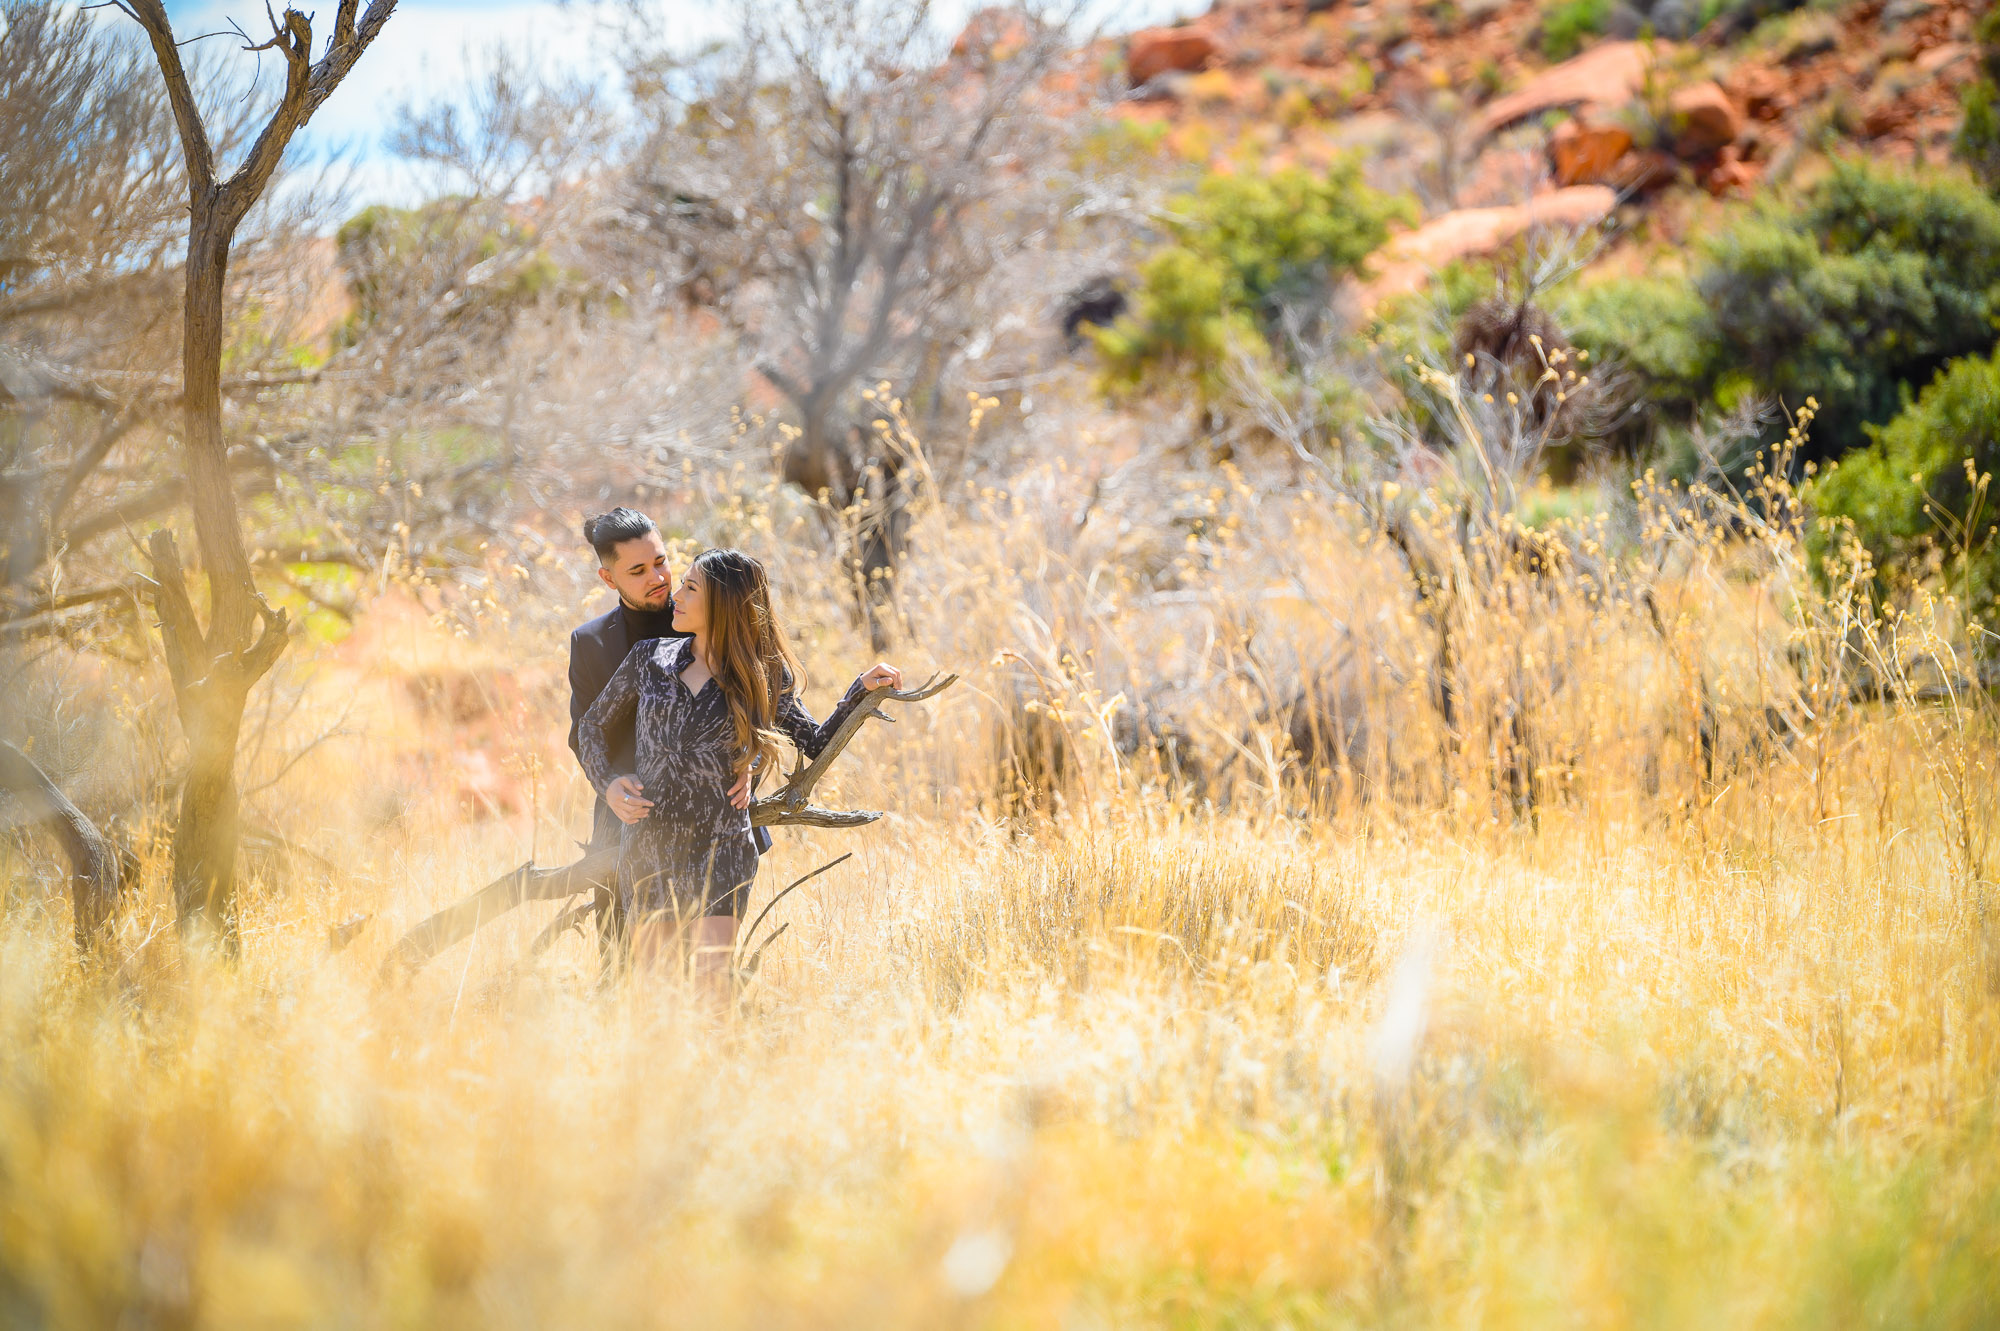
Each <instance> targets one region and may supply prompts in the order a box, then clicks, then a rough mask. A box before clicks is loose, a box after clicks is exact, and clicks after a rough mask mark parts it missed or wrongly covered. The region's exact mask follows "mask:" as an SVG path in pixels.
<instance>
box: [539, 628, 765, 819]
mask: <svg viewBox="0 0 2000 1331" xmlns="http://www.w3.org/2000/svg"><path fill="white" fill-rule="evenodd" d="M688 636H689V635H688V634H685V633H676V632H674V603H673V601H672V600H669V601H668V602H667V607H666V609H664V610H633V609H631V608H630V607H628V606H627V605H626V604H625V602H624V601H622V600H621V601H619V602H618V604H617V605H614V606H612V607H611V609H610V610H609V611H607V612H605V613H604V614H601V615H599V616H598V617H597V618H596V619H593V620H591V621H590V622H589V623H588V624H585V625H583V626H582V627H580V628H578V629H577V630H576V631H575V632H573V633H571V634H570V635H569V751H570V752H571V753H576V752H577V747H576V723H577V722H578V721H581V720H582V719H583V714H584V713H585V712H587V711H589V710H590V705H591V704H592V703H594V702H596V701H597V695H598V694H600V693H602V692H604V686H605V685H606V684H609V683H610V682H611V676H612V675H613V674H614V673H615V672H616V671H617V669H618V667H619V666H621V665H623V664H624V663H625V656H626V653H628V652H630V651H631V650H632V648H633V647H634V646H636V645H638V644H639V643H641V642H644V641H646V640H647V639H649V638H685V637H688ZM609 738H610V739H611V765H612V766H613V767H616V768H622V769H623V770H625V771H627V772H629V771H631V770H632V769H633V767H634V766H635V765H636V764H637V760H638V752H637V746H638V740H637V737H636V736H635V735H634V734H633V733H632V728H631V726H630V725H629V724H628V725H627V726H626V728H625V731H624V733H623V734H620V735H615V736H611V737H609ZM577 760H578V761H579V762H581V761H582V755H581V754H578V758H577ZM621 826H623V824H621V823H620V822H619V821H618V815H617V814H615V813H613V812H611V806H610V805H608V804H606V803H605V802H604V796H602V795H599V796H598V797H597V802H596V803H595V804H594V805H593V806H592V807H591V811H590V848H591V849H592V850H603V849H605V848H606V847H609V846H616V845H617V844H618V829H619V828H620V827H621ZM752 836H753V837H754V838H755V840H756V842H757V853H758V854H760V855H761V854H763V853H764V852H765V851H767V850H769V849H770V848H771V834H770V832H769V831H767V830H766V829H764V828H761V827H758V828H753V829H752Z"/></svg>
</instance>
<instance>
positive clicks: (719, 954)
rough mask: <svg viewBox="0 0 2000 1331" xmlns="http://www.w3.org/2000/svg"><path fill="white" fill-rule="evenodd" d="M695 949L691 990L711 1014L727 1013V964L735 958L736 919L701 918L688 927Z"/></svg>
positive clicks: (706, 916)
mask: <svg viewBox="0 0 2000 1331" xmlns="http://www.w3.org/2000/svg"><path fill="white" fill-rule="evenodd" d="M687 933H688V941H689V944H690V945H691V946H692V947H693V948H694V987H695V992H696V993H698V994H700V995H701V997H702V999H703V1000H704V1001H705V1003H706V1004H707V1006H708V1008H709V1010H710V1011H712V1012H714V1013H716V1014H717V1015H718V1016H719V1015H721V1014H722V1013H725V1012H727V1011H728V1010H729V986H730V981H731V976H730V968H731V967H730V963H731V962H732V961H733V960H734V959H735V955H736V917H735V916H734V915H704V916H702V917H701V918H700V919H698V920H694V921H692V922H691V923H690V924H689V926H688V930H687Z"/></svg>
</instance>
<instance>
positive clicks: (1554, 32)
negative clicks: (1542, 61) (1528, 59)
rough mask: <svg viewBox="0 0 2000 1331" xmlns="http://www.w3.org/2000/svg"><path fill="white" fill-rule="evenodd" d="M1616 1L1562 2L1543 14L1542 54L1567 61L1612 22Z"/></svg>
mask: <svg viewBox="0 0 2000 1331" xmlns="http://www.w3.org/2000/svg"><path fill="white" fill-rule="evenodd" d="M1611 9H1612V0H1559V3H1557V4H1554V5H1552V6H1550V7H1549V8H1548V9H1547V10H1546V11H1544V12H1543V15H1542V54H1543V55H1545V56H1547V57H1548V58H1549V59H1551V60H1567V59H1569V58H1570V57H1571V56H1573V55H1575V54H1576V53H1577V52H1578V51H1581V50H1582V49H1583V47H1584V43H1585V42H1586V41H1588V40H1589V39H1590V38H1592V37H1595V36H1597V35H1598V34H1600V33H1602V32H1603V31H1604V29H1605V25H1606V24H1608V23H1609V22H1610V21H1611Z"/></svg>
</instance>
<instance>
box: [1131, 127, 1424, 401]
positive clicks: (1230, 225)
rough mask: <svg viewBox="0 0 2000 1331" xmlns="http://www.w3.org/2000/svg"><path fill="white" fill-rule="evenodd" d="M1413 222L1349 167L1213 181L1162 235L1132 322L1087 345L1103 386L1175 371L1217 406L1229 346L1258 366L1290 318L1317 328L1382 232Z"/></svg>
mask: <svg viewBox="0 0 2000 1331" xmlns="http://www.w3.org/2000/svg"><path fill="white" fill-rule="evenodd" d="M1409 215H1410V214H1409V210H1408V206H1407V204H1406V203H1405V202H1404V201H1402V200H1399V199H1396V198H1393V197H1392V196H1390V195H1387V194H1383V193H1381V192H1379V191H1376V190H1373V189H1370V188H1369V187H1368V186H1367V185H1366V184H1365V183H1364V182H1363V180H1362V179H1361V170H1360V166H1359V165H1358V163H1356V162H1354V161H1352V160H1348V161H1343V162H1341V163H1339V164H1337V165H1335V166H1334V167H1333V168H1332V169H1331V170H1329V171H1327V172H1326V173H1325V174H1324V175H1320V174H1316V173H1313V172H1310V171H1306V170H1303V169H1299V168H1290V169H1287V170H1283V171H1277V172H1274V173H1272V174H1270V175H1253V174H1248V173H1246V174H1241V175H1211V176H1209V177H1208V178H1206V179H1205V180H1203V181H1202V182H1201V184H1200V185H1199V186H1197V187H1196V189H1195V192H1194V194H1193V195H1192V196H1191V197H1190V198H1189V199H1188V200H1187V202H1186V206H1185V208H1184V211H1183V212H1182V213H1181V214H1180V216H1178V217H1177V218H1176V219H1175V220H1174V221H1173V222H1172V223H1171V224H1170V227H1169V230H1170V231H1171V233H1172V241H1171V243H1169V244H1168V245H1166V246H1165V247H1164V248H1162V249H1161V250H1159V251H1158V252H1157V253H1155V254H1154V255H1153V256H1152V257H1151V258H1150V259H1148V260H1147V262H1146V264H1145V267H1144V269H1143V271H1142V273H1141V277H1140V284H1139V290H1138V292H1137V295H1136V299H1135V301H1134V310H1133V312H1132V313H1131V314H1129V315H1127V316H1126V317H1125V318H1122V319H1120V320H1119V321H1118V322H1117V323H1116V324H1115V325H1114V326H1112V327H1110V328H1107V329H1101V330H1099V331H1097V332H1096V333H1095V334H1094V337H1095V338H1096V341H1097V345H1098V348H1099V350H1100V351H1101V352H1102V353H1103V356H1104V363H1105V374H1106V379H1107V382H1108V383H1109V384H1110V385H1112V386H1114V387H1120V386H1123V387H1130V386H1136V385H1138V384H1139V383H1141V382H1143V381H1144V380H1145V379H1146V378H1147V377H1148V375H1149V374H1151V373H1152V371H1153V370H1154V369H1155V368H1156V367H1158V366H1161V365H1164V364H1169V363H1171V364H1172V365H1174V366H1176V367H1178V368H1183V369H1186V370H1188V371H1190V372H1191V373H1192V374H1193V375H1194V376H1195V378H1196V380H1197V382H1198V383H1199V384H1200V386H1201V388H1202V390H1203V391H1204V393H1207V394H1210V395H1213V394H1214V393H1215V392H1216V391H1217V390H1218V388H1219V387H1220V378H1219V376H1220V374H1221V371H1222V366H1223V365H1224V363H1225V362H1226V360H1227V358H1228V356H1229V355H1230V354H1231V348H1232V346H1235V347H1239V348H1241V349H1245V350H1247V351H1249V352H1250V353H1251V354H1253V355H1258V356H1261V355H1263V354H1264V353H1265V352H1267V351H1268V350H1269V347H1270V343H1271V342H1272V341H1273V340H1274V339H1273V335H1274V334H1275V333H1276V332H1277V330H1278V329H1279V327H1280V326H1281V324H1282V322H1283V320H1284V318H1285V316H1286V313H1287V311H1291V312H1293V313H1294V314H1302V315H1303V316H1305V317H1307V318H1312V317H1316V315H1317V313H1318V312H1319V311H1321V310H1323V309H1324V308H1325V305H1326V302H1327V299H1328V296H1329V295H1330V293H1331V289H1332V286H1333V284H1334V283H1335V282H1336V281H1337V280H1338V279H1339V278H1341V277H1343V276H1346V275H1348V274H1351V273H1357V272H1359V271H1360V269H1361V265H1362V262H1363V260H1365V259H1366V258H1367V256H1368V255H1369V254H1371V253H1373V252H1374V250H1375V249H1376V247H1377V246H1379V245H1380V244H1381V243H1382V242H1383V241H1384V240H1385V239H1387V237H1388V234H1389V223H1390V221H1391V220H1393V219H1396V218H1407V217H1409Z"/></svg>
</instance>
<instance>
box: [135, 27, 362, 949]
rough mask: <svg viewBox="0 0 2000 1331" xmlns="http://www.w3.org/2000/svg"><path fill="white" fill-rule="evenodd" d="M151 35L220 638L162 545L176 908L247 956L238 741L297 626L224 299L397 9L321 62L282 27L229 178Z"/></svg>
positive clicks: (171, 548) (184, 78)
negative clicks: (279, 65)
mask: <svg viewBox="0 0 2000 1331" xmlns="http://www.w3.org/2000/svg"><path fill="white" fill-rule="evenodd" d="M115 3H116V5H117V7H118V8H119V9H121V10H123V11H124V12H125V13H126V14H127V15H129V16H130V17H131V18H132V19H133V20H134V21H135V22H137V23H138V24H139V26H140V27H141V28H142V29H144V31H145V33H146V37H147V39H148V40H149V41H150V42H151V43H152V47H153V55H154V58H155V60H157V62H158V63H159V67H160V75H161V78H162V79H163V80H164V81H165V83H166V89H167V97H168V101H169V102H170V104H171V105H172V107H173V113H174V123H175V127H176V128H177V130H178V131H179V137H180V145H181V156H182V158H183V160H184V163H185V169H186V173H187V187H188V234H187V260H186V265H185V273H184V277H185V283H184V294H183V301H184V304H183V308H182V315H181V318H182V325H181V376H182V382H181V413H182V423H181V443H182V446H183V455H184V457H185V459H186V463H187V483H188V498H189V501H190V507H191V508H192V509H193V514H194V529H195V539H196V542H197V544H198V545H199V547H200V550H201V563H202V569H203V571H204V572H205V573H206V574H207V576H208V590H209V607H208V609H209V614H208V621H209V622H208V628H207V630H206V631H204V630H203V629H202V627H201V624H200V622H199V620H198V619H197V617H196V615H195V610H194V604H193V601H192V599H191V598H190V597H189V595H188V592H187V587H186V585H185V578H184V575H183V572H182V568H181V562H180V555H179V552H178V550H177V549H176V548H175V545H174V541H173V538H172V537H171V536H170V535H168V534H167V533H164V532H162V533H159V534H156V535H155V537H154V538H153V541H152V543H151V545H150V547H149V553H150V555H151V557H152V561H153V582H154V587H153V590H154V598H155V604H156V605H157V607H158V609H159V614H160V619H161V635H162V637H163V639H164V645H165V651H166V658H167V667H168V671H169V673H170V675H171V676H172V679H173V685H174V698H175V702H176V704H177V705H178V707H179V710H180V718H181V727H182V729H183V730H184V731H185V732H186V734H187V740H188V772H187V781H186V784H185V785H184V786H183V788H182V792H181V807H180V818H179V821H178V823H177V824H176V826H175V829H174V903H175V907H176V910H177V912H178V915H179V918H180V923H181V928H182V930H183V932H187V931H188V930H190V929H193V928H197V927H198V928H202V929H219V931H220V933H221V935H222V937H223V939H224V941H225V945H226V946H227V947H229V949H230V950H232V951H234V950H235V947H236V945H237V942H236V940H237V931H236V930H237V926H236V899H235V897H236V846H237V800H238V796H237V790H236V774H235V767H236V741H237V736H238V733H239V732H240V731H241V729H242V726H243V708H244V704H245V702H246V701H247V700H248V697H249V693H250V689H251V687H252V686H253V685H255V684H256V683H257V681H258V680H259V679H261V678H262V677H263V676H264V674H265V672H267V671H268V670H269V669H270V668H271V666H272V664H273V663H275V662H276V661H277V659H278V656H279V655H280V653H282V652H283V651H284V649H285V636H286V634H287V632H288V631H289V628H290V625H289V623H288V621H287V618H286V616H285V613H284V612H283V611H282V610H273V609H272V608H271V607H270V606H269V605H268V604H266V602H265V601H264V598H263V597H262V596H261V595H259V594H258V591H257V583H256V579H255V578H254V576H253V575H252V572H251V567H250V556H249V553H248V551H246V550H245V549H244V544H243V533H242V529H241V526H240V525H239V521H238V516H237V507H236V492H235V488H234V485H233V484H232V480H231V476H230V466H229V448H228V444H227V442H226V441H225V440H224V439H223V435H222V394H221V388H222V335H223V309H222V297H223V288H224V284H225V281H226V279H227V276H228V268H229V251H230V246H231V244H232V243H233V242H234V240H235V237H236V232H237V228H238V227H240V226H241V225H242V223H243V219H244V217H245V216H247V215H248V214H249V212H250V209H251V207H252V206H253V205H255V204H256V202H257V200H258V199H259V198H260V197H261V196H262V195H263V193H264V188H265V186H266V185H267V184H269V183H270V180H271V176H272V174H273V173H274V172H276V170H277V169H278V163H279V162H280V161H281V160H282V159H283V157H284V155H285V149H286V147H287V146H289V145H290V143H291V141H292V136H293V135H294V134H295V133H297V132H298V130H299V129H300V127H301V126H303V125H304V124H305V123H306V122H307V121H308V120H310V119H311V118H312V116H313V113H314V112H316V111H317V110H319V108H320V106H321V105H322V104H324V103H325V101H326V99H327V98H328V97H330V96H331V95H332V94H333V91H334V89H335V88H337V87H339V86H340V82H341V80H342V79H344V78H345V77H346V76H347V72H348V71H349V70H350V69H352V68H353V67H354V63H355V62H356V61H357V60H359V59H360V58H361V55H362V52H364V51H366V50H367V49H368V47H369V45H370V44H371V43H372V42H373V41H374V40H375V38H376V37H377V36H378V35H380V33H381V31H382V28H383V25H384V24H386V23H387V22H388V21H389V15H390V14H391V13H392V12H394V10H395V8H396V0H371V3H370V4H369V6H368V10H367V12H366V13H365V14H363V13H361V12H360V0H340V2H339V7H338V9H337V10H336V11H335V14H334V20H333V36H332V38H331V40H330V41H328V43H327V45H326V50H325V53H324V54H323V55H321V57H320V58H319V59H318V60H317V61H315V60H314V59H313V58H312V45H313V31H312V21H311V19H309V18H307V17H306V15H304V14H302V13H300V12H299V11H298V10H296V9H287V10H286V11H285V12H284V15H283V17H282V18H274V19H273V21H272V27H273V31H272V34H271V37H270V39H269V40H268V41H265V42H262V43H260V44H257V45H254V46H250V47H248V49H249V50H252V51H266V50H269V51H276V52H277V53H278V54H279V56H280V57H282V58H283V60H284V64H285V86H284V91H283V93H282V94H281V95H280V97H279V100H278V105H277V107H276V109H275V110H273V111H272V113H271V116H270V118H269V119H268V120H267V121H266V122H265V124H264V127H263V130H262V132H261V133H260V134H258V136H257V138H256V140H255V142H253V143H252V144H251V145H250V148H249V151H248V152H247V153H246V154H245V156H244V158H243V161H242V163H241V165H239V166H238V167H237V168H236V170H235V171H234V172H232V173H231V174H230V175H228V176H227V177H220V176H218V172H217V165H216V160H215V152H214V148H213V146H212V145H211V143H210V140H209V133H208V127H207V125H206V124H205V123H204V121H203V119H202V113H201V107H200V105H199V103H198V102H197V101H196V98H195V94H194V90H193V88H192V87H191V86H190V85H189V82H188V75H187V70H186V68H185V67H184V66H183V65H182V63H181V48H180V43H179V42H178V40H176V38H175V36H174V31H173V25H172V23H170V22H169V21H168V19H167V11H166V6H165V5H164V4H163V3H162V2H161V0H115Z"/></svg>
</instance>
